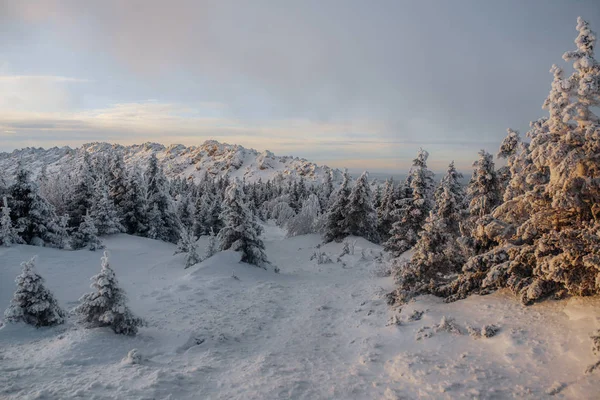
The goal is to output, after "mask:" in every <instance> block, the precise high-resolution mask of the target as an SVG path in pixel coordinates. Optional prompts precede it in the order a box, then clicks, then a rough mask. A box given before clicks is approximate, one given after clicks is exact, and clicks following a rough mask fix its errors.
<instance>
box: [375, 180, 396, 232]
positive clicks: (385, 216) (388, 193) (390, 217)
mask: <svg viewBox="0 0 600 400" xmlns="http://www.w3.org/2000/svg"><path fill="white" fill-rule="evenodd" d="M381 196H382V197H381V202H380V204H379V207H378V208H377V229H378V231H379V237H380V238H381V239H382V240H383V241H384V242H385V241H387V240H388V239H389V237H390V231H391V230H392V225H393V223H394V214H393V213H394V210H395V207H396V206H395V203H396V191H395V187H394V179H393V178H390V179H387V180H386V181H385V185H384V187H383V192H382V195H381Z"/></svg>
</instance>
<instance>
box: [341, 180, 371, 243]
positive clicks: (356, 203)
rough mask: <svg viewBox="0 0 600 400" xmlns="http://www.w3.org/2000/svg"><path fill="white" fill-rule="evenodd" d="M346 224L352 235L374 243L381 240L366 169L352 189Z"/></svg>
mask: <svg viewBox="0 0 600 400" xmlns="http://www.w3.org/2000/svg"><path fill="white" fill-rule="evenodd" d="M345 225H346V226H347V227H348V233H349V234H350V235H354V236H361V237H364V238H365V239H367V240H370V241H371V242H374V243H378V242H379V234H378V233H377V213H376V212H375V209H374V208H373V195H372V193H371V186H370V185H369V173H368V172H366V171H365V172H363V173H362V175H361V176H360V177H359V178H358V179H357V180H356V182H355V183H354V186H353V187H352V190H351V191H350V197H349V198H348V209H347V210H346V223H345Z"/></svg>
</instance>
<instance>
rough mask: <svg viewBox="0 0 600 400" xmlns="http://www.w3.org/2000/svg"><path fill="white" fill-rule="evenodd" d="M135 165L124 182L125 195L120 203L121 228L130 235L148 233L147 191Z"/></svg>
mask: <svg viewBox="0 0 600 400" xmlns="http://www.w3.org/2000/svg"><path fill="white" fill-rule="evenodd" d="M147 189H148V188H147V185H146V182H145V181H144V179H143V177H142V173H141V172H140V169H139V167H138V166H137V165H136V166H135V167H134V168H133V170H132V171H131V173H130V174H128V175H127V179H126V181H125V195H124V198H123V202H122V203H121V207H122V212H123V226H124V228H125V232H127V233H129V234H130V235H146V234H147V233H148V190H147Z"/></svg>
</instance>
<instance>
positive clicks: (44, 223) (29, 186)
mask: <svg viewBox="0 0 600 400" xmlns="http://www.w3.org/2000/svg"><path fill="white" fill-rule="evenodd" d="M9 195H10V197H9V199H10V201H9V206H10V208H11V219H12V221H13V226H14V227H15V229H16V230H17V231H18V232H19V233H20V236H21V238H22V239H23V241H25V243H27V244H34V245H43V244H45V243H50V244H51V243H53V242H54V240H55V234H56V230H57V227H56V224H55V220H56V215H55V213H54V207H52V205H51V204H50V203H48V202H47V201H46V200H45V199H44V198H43V197H42V196H40V194H39V190H38V186H37V185H36V184H35V183H34V182H32V181H31V179H30V173H29V172H28V171H27V170H25V169H24V168H22V167H21V166H20V167H19V169H18V171H17V176H16V181H15V183H14V184H13V185H12V186H11V187H10V189H9Z"/></svg>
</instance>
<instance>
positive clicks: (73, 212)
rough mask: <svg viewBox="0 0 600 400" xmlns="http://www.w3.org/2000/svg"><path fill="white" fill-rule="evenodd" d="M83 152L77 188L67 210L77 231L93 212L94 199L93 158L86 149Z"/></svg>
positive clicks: (70, 221) (71, 225) (76, 183)
mask: <svg viewBox="0 0 600 400" xmlns="http://www.w3.org/2000/svg"><path fill="white" fill-rule="evenodd" d="M81 151H83V155H82V158H81V160H80V162H79V167H78V171H77V174H76V178H75V188H74V189H73V193H72V198H71V199H69V202H68V209H67V212H68V213H69V216H70V219H69V224H70V227H71V228H75V229H77V228H78V227H79V225H81V223H82V222H83V218H84V217H85V215H86V213H87V212H88V211H90V210H91V208H92V201H93V199H94V186H95V182H94V172H93V169H92V160H91V156H90V154H89V153H88V152H87V151H86V150H85V149H84V148H82V150H81Z"/></svg>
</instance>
